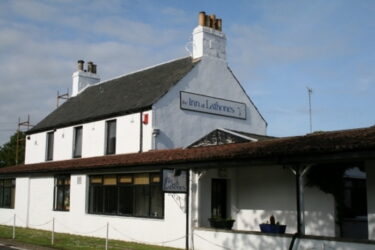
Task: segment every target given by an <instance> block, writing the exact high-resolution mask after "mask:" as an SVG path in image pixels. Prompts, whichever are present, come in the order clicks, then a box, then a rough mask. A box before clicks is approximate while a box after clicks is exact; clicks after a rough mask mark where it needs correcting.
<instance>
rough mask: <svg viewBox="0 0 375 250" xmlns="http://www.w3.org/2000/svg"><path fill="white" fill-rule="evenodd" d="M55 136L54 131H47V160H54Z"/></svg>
mask: <svg viewBox="0 0 375 250" xmlns="http://www.w3.org/2000/svg"><path fill="white" fill-rule="evenodd" d="M53 137H54V132H53V131H52V132H48V133H47V147H46V160H47V161H52V160H53Z"/></svg>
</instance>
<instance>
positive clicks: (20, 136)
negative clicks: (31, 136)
mask: <svg viewBox="0 0 375 250" xmlns="http://www.w3.org/2000/svg"><path fill="white" fill-rule="evenodd" d="M25 137H26V135H25V133H24V132H21V131H20V132H16V133H14V134H13V135H12V136H11V137H10V140H9V142H7V143H5V144H4V145H3V146H1V147H0V167H6V166H13V165H17V164H23V163H24V161H25ZM17 140H18V149H17ZM17 151H18V154H17ZM16 155H17V156H18V157H16ZM17 161H18V162H17Z"/></svg>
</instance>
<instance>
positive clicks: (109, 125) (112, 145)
mask: <svg viewBox="0 0 375 250" xmlns="http://www.w3.org/2000/svg"><path fill="white" fill-rule="evenodd" d="M105 138H106V147H105V154H106V155H111V154H115V153H116V120H111V121H107V122H106V137H105Z"/></svg>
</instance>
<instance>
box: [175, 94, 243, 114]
mask: <svg viewBox="0 0 375 250" xmlns="http://www.w3.org/2000/svg"><path fill="white" fill-rule="evenodd" d="M180 107H181V109H185V110H191V111H196V112H203V113H209V114H214V115H222V116H229V117H234V118H238V119H244V120H245V119H246V105H245V103H241V102H235V101H230V100H225V99H220V98H215V97H210V96H205V95H199V94H194V93H189V92H184V91H181V92H180Z"/></svg>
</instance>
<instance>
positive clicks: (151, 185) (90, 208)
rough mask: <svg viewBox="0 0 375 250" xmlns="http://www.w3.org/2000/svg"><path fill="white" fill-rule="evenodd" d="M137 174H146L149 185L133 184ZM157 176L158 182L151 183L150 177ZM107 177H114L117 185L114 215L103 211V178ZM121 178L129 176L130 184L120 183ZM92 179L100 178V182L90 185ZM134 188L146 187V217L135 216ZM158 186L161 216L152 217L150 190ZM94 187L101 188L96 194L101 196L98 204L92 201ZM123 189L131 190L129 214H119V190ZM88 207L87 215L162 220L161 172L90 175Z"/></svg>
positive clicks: (162, 194) (163, 197)
mask: <svg viewBox="0 0 375 250" xmlns="http://www.w3.org/2000/svg"><path fill="white" fill-rule="evenodd" d="M137 174H147V175H148V180H149V183H148V184H141V185H137V184H135V183H134V176H136V175H137ZM156 174H157V175H158V176H159V181H158V182H152V179H151V177H152V176H155V175H156ZM109 176H116V180H117V184H116V185H115V188H116V192H115V193H116V195H117V197H116V198H115V199H116V202H117V204H116V209H115V210H116V212H115V213H110V212H107V211H105V199H106V198H105V191H104V189H105V185H104V178H105V177H109ZM122 176H131V178H132V180H131V182H130V183H122V182H120V178H121V177H122ZM94 178H101V182H100V183H92V181H91V180H92V179H94ZM136 186H147V190H148V193H149V196H148V207H147V210H148V215H136V214H137V211H136V204H135V202H136V196H135V189H136ZM156 186H158V187H159V188H160V198H161V201H160V203H161V207H160V210H161V215H157V216H152V211H151V208H152V205H153V203H152V195H151V194H152V192H151V191H152V188H154V187H156ZM94 187H97V188H98V187H101V191H98V190H99V189H97V192H99V195H101V196H102V197H101V200H100V201H99V202H98V201H93V200H92V199H93V197H94V196H93V193H92V192H93V188H94ZM123 187H129V188H131V190H130V191H131V192H132V197H131V199H132V200H131V201H130V202H131V204H130V206H131V209H132V211H131V213H122V212H120V200H121V197H120V189H121V188H123ZM88 198H89V199H88V206H87V213H88V214H101V215H115V216H124V217H136V218H149V219H164V216H165V215H164V213H165V204H164V203H165V195H164V192H163V191H162V182H161V172H146V173H123V174H116V175H113V174H111V175H110V174H108V175H90V176H89V187H88ZM93 204H96V205H95V206H98V205H99V206H100V207H94V206H93ZM94 210H95V211H99V212H94Z"/></svg>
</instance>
